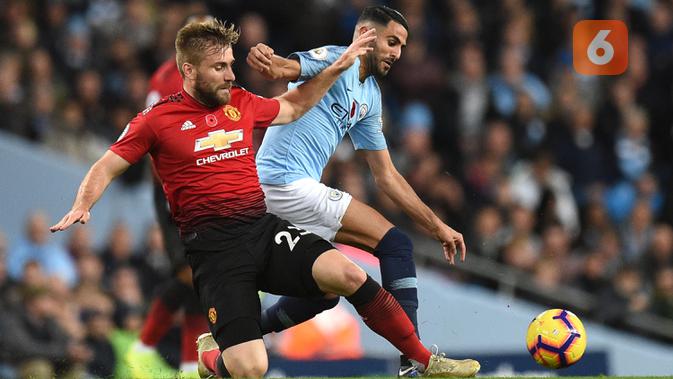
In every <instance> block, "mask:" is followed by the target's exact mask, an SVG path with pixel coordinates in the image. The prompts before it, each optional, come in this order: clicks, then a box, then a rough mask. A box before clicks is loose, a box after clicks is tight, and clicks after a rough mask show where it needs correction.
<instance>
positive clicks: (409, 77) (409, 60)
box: [390, 17, 446, 103]
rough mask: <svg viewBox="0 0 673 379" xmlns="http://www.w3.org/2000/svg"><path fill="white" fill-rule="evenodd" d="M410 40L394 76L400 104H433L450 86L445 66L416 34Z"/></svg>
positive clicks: (394, 71) (411, 34) (392, 72)
mask: <svg viewBox="0 0 673 379" xmlns="http://www.w3.org/2000/svg"><path fill="white" fill-rule="evenodd" d="M407 19H408V17H407ZM410 28H411V26H410ZM409 36H410V38H409V40H408V41H407V47H406V49H405V51H404V54H403V55H402V58H401V59H400V61H399V62H398V63H396V67H395V69H394V70H392V71H391V72H390V77H391V82H392V83H393V85H394V87H395V88H396V89H397V91H398V93H397V96H396V97H397V99H398V101H400V102H402V103H406V102H408V101H414V100H422V101H426V102H430V103H431V102H432V101H433V100H434V99H436V98H437V97H438V95H439V93H440V92H441V91H442V86H443V85H444V83H446V79H445V78H446V72H445V69H444V65H443V64H442V63H441V62H440V61H439V60H438V59H437V58H436V57H435V56H434V55H433V54H431V52H430V51H428V46H427V41H426V40H425V39H424V38H423V36H421V35H414V34H413V32H412V33H410V35H409Z"/></svg>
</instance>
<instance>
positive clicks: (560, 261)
mask: <svg viewBox="0 0 673 379" xmlns="http://www.w3.org/2000/svg"><path fill="white" fill-rule="evenodd" d="M540 252H541V255H542V257H543V258H545V259H548V260H550V261H553V262H555V263H556V265H557V266H556V267H563V270H559V274H560V275H561V280H563V282H564V283H571V282H572V281H574V280H575V278H576V277H577V275H579V273H580V271H581V270H582V260H583V258H582V257H581V256H580V254H579V253H578V252H577V251H574V250H573V249H572V238H571V236H570V234H568V231H567V230H565V229H564V228H563V226H562V225H560V224H550V225H547V226H546V227H545V228H544V229H543V230H542V247H541V251H540Z"/></svg>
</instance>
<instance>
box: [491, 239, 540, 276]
mask: <svg viewBox="0 0 673 379" xmlns="http://www.w3.org/2000/svg"><path fill="white" fill-rule="evenodd" d="M500 260H501V262H503V263H504V264H506V265H508V266H510V267H514V268H517V269H519V270H522V271H525V272H535V271H536V270H537V266H538V264H540V263H541V262H542V261H540V252H539V249H537V247H536V246H535V245H534V244H533V243H532V241H531V240H530V239H526V238H514V239H513V240H511V241H509V243H508V244H507V246H506V247H505V249H504V250H503V252H502V256H501V258H500Z"/></svg>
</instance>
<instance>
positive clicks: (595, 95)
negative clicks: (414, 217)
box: [0, 0, 673, 377]
mask: <svg viewBox="0 0 673 379" xmlns="http://www.w3.org/2000/svg"><path fill="white" fill-rule="evenodd" d="M373 3H381V1H373V0H350V1H340V0H315V1H309V0H295V1H278V2H269V1H262V0H247V1H235V0H219V1H212V2H198V1H161V0H157V1H149V0H91V1H85V0H42V1H38V0H33V1H25V0H0V20H1V22H0V113H1V114H2V115H3V122H2V123H0V129H3V130H6V131H9V132H11V133H14V134H17V135H20V136H23V137H25V138H26V139H28V140H31V141H34V142H36V143H39V144H42V145H44V146H45V147H47V148H51V149H55V150H58V151H61V152H62V153H64V154H67V155H68V156H71V157H72V159H75V160H79V161H81V162H84V163H88V164H90V163H92V162H93V161H95V160H96V159H97V158H98V157H99V156H100V155H101V154H102V153H103V152H104V151H105V149H106V148H107V147H108V146H109V145H110V143H112V142H113V141H114V140H115V139H116V138H117V136H118V135H119V133H120V132H121V130H122V129H123V128H124V126H125V125H126V123H127V122H128V120H130V119H131V118H132V117H133V116H134V115H135V114H136V113H137V112H139V111H140V110H142V109H143V108H144V106H145V97H146V94H147V82H148V78H149V77H150V75H151V73H152V72H153V70H154V69H156V68H157V67H158V66H159V65H160V64H161V63H162V62H164V61H165V60H167V59H170V58H171V57H172V56H173V52H174V47H173V46H174V45H173V43H174V37H175V33H176V32H177V30H178V29H179V28H180V26H181V25H182V24H183V23H184V21H185V18H186V17H187V16H189V15H192V14H206V13H209V14H212V15H214V16H216V17H218V18H221V19H226V20H230V21H233V22H235V23H236V24H237V25H238V26H240V28H241V32H242V33H241V39H240V41H239V43H238V45H237V46H236V48H235V55H236V57H237V64H236V66H235V68H234V70H235V72H236V75H237V81H238V82H239V83H240V84H242V85H243V86H245V87H246V88H247V89H248V90H250V91H252V92H255V93H258V94H260V95H265V96H274V95H277V94H279V93H282V92H283V91H284V90H285V83H279V82H275V83H274V82H268V81H265V80H264V79H263V78H262V77H261V76H260V75H258V74H257V73H256V72H254V71H252V70H251V69H250V68H249V67H247V65H246V64H245V56H246V54H247V51H248V49H249V48H250V47H251V46H254V45H255V44H256V43H258V42H265V43H267V44H269V45H270V46H271V47H273V48H274V50H275V51H276V53H277V54H280V55H287V54H289V53H291V52H293V51H297V50H308V49H310V48H313V47H317V46H321V45H326V44H341V45H347V44H348V43H349V41H350V40H351V38H352V31H353V27H354V25H355V22H356V19H357V17H358V15H359V13H360V11H361V9H362V8H363V7H365V6H367V5H370V4H373ZM383 3H386V4H388V5H391V6H393V7H395V8H397V9H398V10H400V11H401V12H402V13H403V14H404V15H405V16H406V18H407V20H408V22H409V26H410V38H409V40H408V46H407V47H406V48H405V50H404V51H403V55H402V58H401V59H400V61H399V62H397V63H395V65H394V66H393V69H392V70H391V72H390V74H389V75H388V77H387V78H385V79H384V80H383V81H381V83H380V84H381V87H382V92H383V94H384V115H385V120H384V131H385V133H386V135H387V137H388V143H389V148H390V150H391V153H392V156H393V159H394V161H395V163H396V165H397V167H398V169H399V170H400V172H401V173H402V174H403V175H404V176H405V177H406V178H407V180H408V181H409V182H410V184H411V185H412V186H413V187H414V188H415V190H416V191H417V192H418V193H419V195H420V196H421V198H423V199H424V200H425V201H426V202H427V203H428V204H429V205H430V206H431V207H432V208H433V209H434V210H435V211H436V212H437V213H438V214H439V215H440V217H442V218H443V219H444V220H446V221H447V223H448V224H449V225H451V226H452V227H454V228H455V229H457V230H459V231H461V232H463V233H464V234H465V235H466V237H467V244H468V248H469V251H470V254H478V255H481V256H483V257H487V258H490V259H493V260H494V261H497V262H501V263H503V264H506V265H509V266H511V267H513V268H515V269H517V270H520V271H521V272H525V273H529V274H530V276H531V277H533V278H534V279H535V281H536V282H537V283H538V285H539V286H540V287H543V288H550V289H553V288H556V287H557V286H560V285H569V286H575V287H576V288H579V289H582V290H585V291H588V292H590V293H593V294H600V295H601V296H600V299H603V301H604V304H601V306H599V307H597V308H596V309H597V310H596V312H595V314H594V315H593V316H594V317H595V318H597V319H599V320H601V321H604V322H606V323H611V324H614V325H619V324H620V322H621V320H622V319H623V316H624V315H625V314H627V313H641V312H650V313H653V314H657V315H660V316H663V317H667V318H671V319H673V227H671V225H672V224H673V191H671V188H672V186H673V170H672V168H671V167H673V166H672V165H671V162H673V148H671V147H672V146H673V138H672V125H673V112H672V111H671V109H673V1H671V0H666V1H664V0H602V1H601V0H596V1H591V0H550V1H524V0H503V1H490V0H473V1H468V0H435V1H430V0H426V1H423V0H392V1H384V2H383ZM581 19H619V20H623V21H624V22H625V23H626V24H627V26H628V29H629V33H630V35H629V67H628V70H627V71H626V72H625V73H624V74H622V75H618V76H611V77H600V76H581V75H578V74H576V73H575V72H574V69H573V66H572V27H573V25H574V24H575V22H577V21H578V20H581ZM144 166H145V167H144ZM144 166H143V165H139V166H138V167H136V168H134V169H133V170H130V171H129V172H127V173H126V174H125V176H124V177H123V182H124V183H126V184H127V185H128V186H133V185H136V184H138V183H141V182H143V181H147V180H149V178H150V176H149V173H148V170H147V168H146V166H147V163H145V164H144ZM323 179H324V181H325V182H326V183H327V184H328V185H331V186H335V187H337V188H342V189H344V190H346V191H348V192H350V193H351V194H352V195H353V196H355V197H356V198H358V199H361V200H364V201H366V202H368V203H370V204H373V205H374V206H375V207H377V208H378V209H380V210H382V211H383V212H384V213H385V214H386V215H387V216H388V217H389V218H390V219H391V220H393V221H394V222H395V223H397V224H398V225H401V226H403V227H404V228H406V229H407V230H413V228H414V226H413V225H412V224H410V222H409V219H408V218H407V217H406V216H404V215H403V214H402V213H400V211H399V209H397V208H396V207H395V205H394V204H393V203H391V202H390V200H389V199H388V198H387V197H386V196H385V195H384V194H382V193H378V192H377V191H376V187H375V185H374V183H373V182H372V179H371V177H370V176H369V175H368V174H367V167H366V164H365V163H364V162H363V161H362V160H361V159H359V157H358V155H357V154H355V153H354V152H353V150H352V148H351V147H350V146H348V143H344V144H342V146H341V147H340V148H339V150H338V151H337V154H336V155H335V157H334V159H333V160H332V161H331V162H330V165H329V166H328V168H327V170H326V172H325V173H324V176H323ZM47 233H48V232H47V220H46V219H45V216H44V215H41V214H39V213H36V214H34V215H31V216H30V217H29V219H28V221H27V226H26V235H25V238H24V241H22V242H20V243H18V244H16V246H10V247H8V246H6V243H0V257H1V258H2V259H0V296H1V298H0V307H1V308H2V316H0V335H2V336H3V338H2V340H1V341H0V370H3V369H7V368H8V367H11V368H14V369H17V368H18V369H20V368H22V367H28V369H30V370H38V371H39V370H46V369H51V370H60V371H58V372H61V373H64V372H70V371H72V370H84V371H87V372H89V373H90V374H92V375H94V376H108V375H112V373H113V372H114V367H115V364H116V363H115V361H114V360H115V357H116V356H118V355H115V354H114V353H111V352H114V351H115V349H118V348H120V347H119V346H122V345H123V344H124V342H123V341H126V340H125V338H126V339H128V338H130V337H128V335H132V334H133V333H134V332H135V331H137V329H138V327H139V324H140V322H141V316H142V313H143V312H144V310H145V306H146V305H147V299H148V298H149V296H150V295H151V292H152V288H153V286H154V285H156V283H159V282H160V280H159V279H160V278H165V277H166V276H167V275H170V268H169V265H168V261H167V259H166V255H165V252H164V249H163V246H162V242H161V238H160V235H159V233H158V230H157V228H156V226H151V227H149V228H148V231H147V237H146V239H145V241H146V243H145V245H144V247H143V248H142V249H141V250H142V251H137V252H136V251H133V249H132V248H131V244H130V243H129V241H128V239H129V238H128V230H126V227H125V225H123V224H119V225H118V226H117V227H116V228H115V229H114V230H113V231H112V232H111V234H110V236H109V243H108V245H107V247H106V248H105V249H103V250H102V251H95V250H94V249H93V247H92V246H91V243H90V238H91V236H90V235H89V234H88V233H89V232H88V229H87V228H86V227H79V228H77V229H75V230H74V231H73V232H72V233H71V234H70V236H69V238H70V239H69V242H68V243H67V245H66V246H57V245H52V244H50V243H49V241H48V236H47ZM438 254H439V251H438ZM33 341H39V346H40V348H39V349H36V348H35V346H37V345H33V344H32V342H33ZM120 341H121V342H120ZM28 358H37V359H32V360H29V359H28ZM26 362H28V363H29V364H26ZM50 362H51V363H50ZM45 363H49V364H45ZM47 366H48V367H47ZM64 370H65V371H64ZM68 370H70V371H68ZM0 376H2V377H4V376H5V375H3V374H2V372H0Z"/></svg>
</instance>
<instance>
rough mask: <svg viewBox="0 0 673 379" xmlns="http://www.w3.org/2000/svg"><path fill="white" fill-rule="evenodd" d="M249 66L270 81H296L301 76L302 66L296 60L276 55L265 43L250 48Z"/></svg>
mask: <svg viewBox="0 0 673 379" xmlns="http://www.w3.org/2000/svg"><path fill="white" fill-rule="evenodd" d="M246 61H247V62H248V65H249V66H250V67H251V68H252V69H253V70H255V71H258V72H259V73H261V74H262V75H263V76H264V77H265V78H267V79H269V80H280V79H283V80H289V81H292V82H294V81H296V80H297V79H299V75H300V74H301V65H300V64H299V62H298V61H296V60H294V59H287V58H283V57H281V56H278V55H276V54H274V52H273V49H272V48H271V47H269V46H267V45H265V44H263V43H258V44H257V45H255V46H253V47H251V48H250V51H249V52H248V57H247V58H246Z"/></svg>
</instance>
